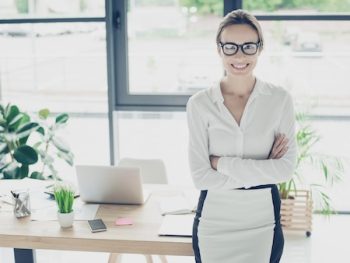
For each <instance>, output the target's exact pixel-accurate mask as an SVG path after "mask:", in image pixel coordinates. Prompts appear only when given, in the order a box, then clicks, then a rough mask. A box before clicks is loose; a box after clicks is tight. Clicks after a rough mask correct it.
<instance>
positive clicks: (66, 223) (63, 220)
mask: <svg viewBox="0 0 350 263" xmlns="http://www.w3.org/2000/svg"><path fill="white" fill-rule="evenodd" d="M57 219H58V222H59V223H60V225H61V227H64V228H66V227H71V226H72V225H73V221H74V211H72V212H70V213H60V212H57Z"/></svg>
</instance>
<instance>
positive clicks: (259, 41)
mask: <svg viewBox="0 0 350 263" xmlns="http://www.w3.org/2000/svg"><path fill="white" fill-rule="evenodd" d="M227 44H230V45H234V46H236V47H237V50H236V52H235V53H233V54H226V53H225V51H224V46H225V45H227ZM247 44H254V45H256V51H255V53H254V54H247V53H245V51H244V49H243V46H244V45H247ZM219 45H220V47H221V50H222V53H224V54H225V56H233V55H236V54H237V53H238V51H239V50H241V51H242V53H243V54H245V55H248V56H253V55H255V54H256V53H257V52H258V50H259V48H260V47H261V40H258V42H245V43H243V44H241V45H239V44H236V43H233V42H226V43H222V42H219Z"/></svg>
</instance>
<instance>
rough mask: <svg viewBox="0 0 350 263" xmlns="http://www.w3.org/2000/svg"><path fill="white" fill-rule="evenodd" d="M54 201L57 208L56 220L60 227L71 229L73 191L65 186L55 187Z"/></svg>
mask: <svg viewBox="0 0 350 263" xmlns="http://www.w3.org/2000/svg"><path fill="white" fill-rule="evenodd" d="M54 196H55V201H56V203H57V206H58V211H57V218H58V222H59V223H60V225H61V227H63V228H66V227H71V226H72V225H73V220H74V211H73V203H74V190H73V189H72V188H71V187H69V186H67V185H61V184H59V185H56V186H55V187H54Z"/></svg>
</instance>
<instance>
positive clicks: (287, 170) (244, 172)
mask: <svg viewBox="0 0 350 263" xmlns="http://www.w3.org/2000/svg"><path fill="white" fill-rule="evenodd" d="M282 109H283V110H282V114H281V120H280V124H279V128H278V132H279V133H284V134H285V135H286V136H287V138H288V140H289V143H288V151H287V152H286V153H285V154H284V155H283V157H281V158H280V159H268V160H252V159H242V158H237V157H220V158H219V161H218V165H217V170H218V171H219V172H220V173H222V174H226V175H229V176H231V177H233V178H234V179H236V180H239V181H240V182H241V183H243V185H244V187H246V188H249V187H251V186H256V185H263V184H276V183H281V182H285V181H288V180H289V179H291V178H292V175H293V172H294V169H295V164H296V156H297V144H296V139H295V115H294V107H293V101H292V98H291V96H290V95H289V94H288V95H287V96H286V99H285V101H284V107H282Z"/></svg>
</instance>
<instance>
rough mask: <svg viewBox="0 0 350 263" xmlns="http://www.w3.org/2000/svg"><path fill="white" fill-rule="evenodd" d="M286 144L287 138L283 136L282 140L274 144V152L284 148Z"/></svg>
mask: <svg viewBox="0 0 350 263" xmlns="http://www.w3.org/2000/svg"><path fill="white" fill-rule="evenodd" d="M287 144H288V138H287V137H285V136H283V139H282V141H281V142H280V143H279V144H278V145H277V146H276V149H275V152H276V154H278V153H279V152H281V151H282V150H283V149H285V148H286V147H287Z"/></svg>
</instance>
